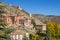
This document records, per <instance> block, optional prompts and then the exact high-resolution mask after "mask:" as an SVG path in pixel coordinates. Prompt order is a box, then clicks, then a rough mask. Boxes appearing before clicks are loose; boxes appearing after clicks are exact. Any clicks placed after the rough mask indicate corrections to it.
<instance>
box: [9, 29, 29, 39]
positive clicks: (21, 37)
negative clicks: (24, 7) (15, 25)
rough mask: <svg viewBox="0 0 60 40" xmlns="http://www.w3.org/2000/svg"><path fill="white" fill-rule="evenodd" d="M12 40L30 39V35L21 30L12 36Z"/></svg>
mask: <svg viewBox="0 0 60 40" xmlns="http://www.w3.org/2000/svg"><path fill="white" fill-rule="evenodd" d="M10 37H11V40H23V39H24V37H27V38H28V39H29V33H27V32H25V31H21V30H16V31H14V32H11V34H10Z"/></svg>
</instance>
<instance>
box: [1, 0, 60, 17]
mask: <svg viewBox="0 0 60 40" xmlns="http://www.w3.org/2000/svg"><path fill="white" fill-rule="evenodd" d="M1 1H2V2H4V3H5V4H11V5H15V6H20V7H22V8H23V9H24V10H25V11H27V12H28V13H31V14H45V15H59V16H60V0H1Z"/></svg>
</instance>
